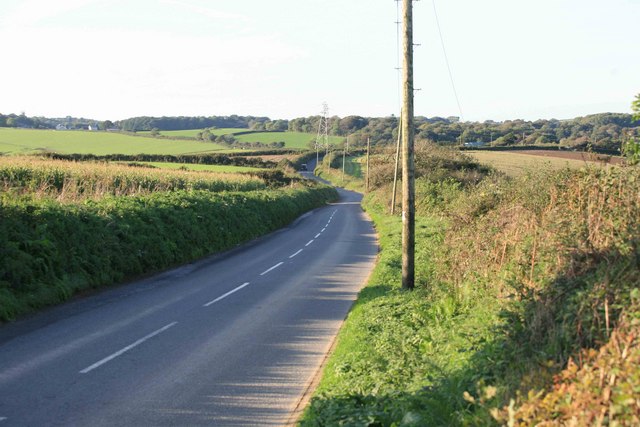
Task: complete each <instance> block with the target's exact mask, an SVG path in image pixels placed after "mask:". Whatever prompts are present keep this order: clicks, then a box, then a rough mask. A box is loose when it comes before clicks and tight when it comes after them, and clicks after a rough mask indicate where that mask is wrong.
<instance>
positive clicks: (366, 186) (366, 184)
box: [364, 138, 371, 193]
mask: <svg viewBox="0 0 640 427" xmlns="http://www.w3.org/2000/svg"><path fill="white" fill-rule="evenodd" d="M369 151H371V140H370V139H369V138H367V177H366V179H365V185H364V187H365V191H366V192H367V193H368V192H369Z"/></svg>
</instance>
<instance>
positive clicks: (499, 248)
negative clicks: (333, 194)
mask: <svg viewBox="0 0 640 427" xmlns="http://www.w3.org/2000/svg"><path fill="white" fill-rule="evenodd" d="M418 152H419V153H420V154H421V155H426V157H423V156H418V157H417V159H416V160H417V166H418V167H417V176H418V179H417V183H416V188H417V197H416V199H417V201H418V203H417V205H418V213H419V214H418V218H417V229H416V244H417V247H416V286H417V289H416V290H415V291H414V292H403V291H401V290H400V289H399V281H400V268H401V267H400V258H401V254H400V220H399V218H397V217H391V216H388V215H385V214H384V212H385V211H386V210H387V207H388V200H389V192H388V188H389V186H388V181H387V182H385V178H384V176H383V173H382V172H378V175H377V179H376V181H375V182H377V184H376V186H375V190H374V191H373V192H372V193H370V194H369V195H368V196H367V197H366V198H365V207H366V209H367V210H368V211H369V212H370V214H371V216H372V218H373V219H374V221H375V223H376V227H377V229H378V233H379V236H380V245H381V249H382V253H381V258H380V262H379V264H378V265H377V266H376V269H375V272H374V274H373V275H372V277H371V280H370V281H369V283H368V285H367V286H366V287H365V288H364V289H363V291H362V292H361V294H360V296H359V298H358V301H357V303H356V304H355V306H354V308H353V310H352V311H351V313H350V314H349V317H348V319H347V321H346V323H345V326H344V328H343V330H342V331H341V332H340V335H339V337H338V345H337V347H336V350H335V353H334V354H333V355H332V356H331V358H330V360H329V361H328V363H327V365H326V368H325V371H324V377H323V379H322V381H321V383H320V385H319V387H318V389H317V391H316V394H315V396H314V397H313V398H312V400H311V403H310V405H309V407H308V408H307V410H306V412H305V414H304V416H303V418H302V420H301V422H300V423H301V425H303V426H325V425H326V426H329V425H363V426H400V425H407V426H411V425H413V426H439V425H510V426H515V425H523V426H524V425H538V424H539V423H541V422H547V423H549V425H567V424H571V423H573V425H594V424H597V423H600V425H637V424H638V420H639V419H640V401H638V400H637V399H636V398H635V397H634V396H637V390H640V388H638V387H640V374H639V372H640V371H639V370H638V367H637V365H636V364H634V363H633V361H634V360H636V358H637V357H638V354H639V353H640V350H638V349H639V348H640V343H639V340H638V338H637V337H638V336H640V321H638V320H637V319H638V310H637V307H638V299H640V294H639V293H638V290H637V289H638V288H639V287H640V273H639V271H640V268H639V267H640V228H639V227H640V225H639V224H638V222H637V217H638V216H639V215H640V199H639V197H640V194H639V193H638V192H637V183H638V182H640V170H638V169H637V168H636V169H632V168H626V169H622V168H609V169H604V168H585V169H581V170H560V171H548V170H547V171H541V172H539V173H528V174H524V175H522V176H521V177H519V178H517V179H506V178H505V177H503V176H499V175H492V174H491V173H487V172H488V171H486V170H482V169H480V168H478V167H477V166H474V165H473V164H472V163H470V162H469V159H468V158H466V157H462V158H457V157H456V156H457V155H456V154H451V153H443V152H438V150H435V151H434V149H425V150H423V151H421V150H418ZM378 160H379V159H378ZM382 163H383V164H384V163H386V162H384V161H383V162H382ZM383 172H384V171H383Z"/></svg>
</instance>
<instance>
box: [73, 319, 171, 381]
mask: <svg viewBox="0 0 640 427" xmlns="http://www.w3.org/2000/svg"><path fill="white" fill-rule="evenodd" d="M177 324H178V322H173V323H169V324H168V325H167V326H164V327H162V328H160V329H158V330H157V331H155V332H152V333H150V334H149V335H147V336H145V337H142V338H140V339H139V340H138V341H136V342H134V343H133V344H130V345H128V346H126V347H125V348H123V349H122V350H118V351H116V352H115V353H113V354H112V355H111V356H107V357H105V358H104V359H102V360H100V361H98V362H96V363H94V364H93V365H91V366H89V367H87V368H84V369H83V370H82V371H80V373H81V374H86V373H88V372H91V371H93V370H94V369H96V368H99V367H100V366H102V365H104V364H105V363H107V362H110V361H112V360H113V359H115V358H116V357H118V356H122V355H123V354H124V353H126V352H127V351H129V350H131V349H132V348H135V347H137V346H139V345H140V344H142V343H143V342H145V341H147V340H150V339H151V338H153V337H155V336H156V335H159V334H161V333H163V332H164V331H166V330H167V329H169V328H171V327H172V326H175V325H177Z"/></svg>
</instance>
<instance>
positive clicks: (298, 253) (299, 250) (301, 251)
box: [289, 249, 303, 259]
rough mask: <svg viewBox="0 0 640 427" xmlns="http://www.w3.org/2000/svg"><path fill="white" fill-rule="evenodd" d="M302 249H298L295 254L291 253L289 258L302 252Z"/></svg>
mask: <svg viewBox="0 0 640 427" xmlns="http://www.w3.org/2000/svg"><path fill="white" fill-rule="evenodd" d="M302 251H303V250H302V249H300V250H299V251H298V252H296V253H295V254H293V255H291V256H290V257H289V259H291V258H293V257H294V256H296V255H298V254H299V253H300V252H302Z"/></svg>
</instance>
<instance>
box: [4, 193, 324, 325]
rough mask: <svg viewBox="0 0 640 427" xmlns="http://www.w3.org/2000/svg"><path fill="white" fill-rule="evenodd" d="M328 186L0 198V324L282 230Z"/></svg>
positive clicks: (315, 202)
mask: <svg viewBox="0 0 640 427" xmlns="http://www.w3.org/2000/svg"><path fill="white" fill-rule="evenodd" d="M335 197H336V192H335V190H334V189H332V188H329V187H315V188H314V187H304V186H296V187H294V188H288V189H279V190H262V191H246V192H219V193H214V192H210V191H204V190H193V191H187V190H178V191H171V192H166V191H165V192H156V193H151V194H144V195H139V196H128V197H115V196H107V197H104V198H101V199H99V200H91V199H89V200H84V201H82V202H78V203H64V204H63V203H59V202H57V201H56V200H54V199H52V198H46V197H45V198H38V197H35V196H34V195H24V196H19V197H15V196H11V195H8V194H7V193H2V196H0V319H1V320H5V321H6V320H9V319H12V318H15V317H16V316H18V315H20V314H23V313H26V312H29V311H32V310H34V309H37V308H39V307H43V306H46V305H51V304H55V303H59V302H61V301H64V300H66V299H68V298H70V297H71V296H72V295H74V294H76V293H77V292H79V291H82V290H85V289H89V288H95V287H98V286H104V285H109V284H113V283H117V282H121V281H123V280H125V279H128V278H132V277H135V276H138V275H141V274H147V273H150V272H154V271H159V270H162V269H165V268H168V267H170V266H173V265H176V264H179V263H184V262H189V261H192V260H195V259H197V258H200V257H203V256H205V255H208V254H212V253H215V252H219V251H223V250H226V249H229V248H232V247H234V246H236V245H238V244H240V243H242V242H246V241H248V240H250V239H253V238H255V237H258V236H260V235H264V234H265V233H268V232H270V231H273V230H276V229H277V228H280V227H283V226H285V225H287V224H288V223H289V222H291V221H292V220H293V219H295V218H296V217H297V216H299V215H300V214H301V213H303V212H305V211H307V210H309V209H313V208H315V207H318V206H321V205H322V204H324V203H326V202H327V201H329V200H332V199H334V198H335Z"/></svg>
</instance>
